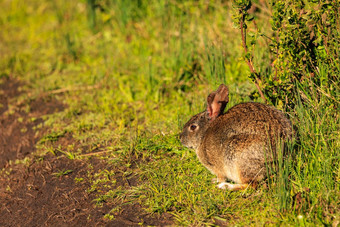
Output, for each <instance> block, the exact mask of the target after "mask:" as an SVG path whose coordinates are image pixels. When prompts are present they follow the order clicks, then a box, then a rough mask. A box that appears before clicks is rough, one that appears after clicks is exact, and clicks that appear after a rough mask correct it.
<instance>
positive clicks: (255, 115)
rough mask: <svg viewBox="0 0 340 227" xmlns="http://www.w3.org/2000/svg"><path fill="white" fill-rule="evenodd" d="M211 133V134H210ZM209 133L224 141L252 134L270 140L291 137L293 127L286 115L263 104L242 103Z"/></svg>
mask: <svg viewBox="0 0 340 227" xmlns="http://www.w3.org/2000/svg"><path fill="white" fill-rule="evenodd" d="M208 131H211V132H208ZM208 131H207V133H206V134H207V135H208V134H211V133H213V132H214V133H213V134H214V135H219V136H221V137H222V138H220V139H224V138H227V137H230V136H233V135H239V134H249V135H250V134H251V135H258V136H261V137H264V138H265V139H268V136H269V137H270V138H271V137H278V136H279V137H280V138H286V137H290V136H291V133H292V127H291V123H290V121H289V120H288V119H287V118H286V117H285V115H284V114H283V113H282V112H281V111H279V110H277V109H275V108H273V107H271V106H268V105H265V104H262V103H256V102H248V103H240V104H238V105H235V106H233V107H232V108H230V109H229V110H228V111H227V112H226V113H225V114H223V115H221V116H220V117H218V118H217V119H216V120H215V121H214V122H213V124H212V125H211V126H210V128H209V130H208Z"/></svg>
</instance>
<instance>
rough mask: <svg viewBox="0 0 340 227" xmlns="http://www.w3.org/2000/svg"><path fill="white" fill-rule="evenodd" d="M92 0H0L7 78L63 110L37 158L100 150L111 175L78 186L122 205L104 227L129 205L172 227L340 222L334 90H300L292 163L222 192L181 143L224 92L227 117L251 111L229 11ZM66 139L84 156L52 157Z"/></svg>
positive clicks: (1, 65)
mask: <svg viewBox="0 0 340 227" xmlns="http://www.w3.org/2000/svg"><path fill="white" fill-rule="evenodd" d="M94 2H97V1H90V0H88V1H39V3H37V1H32V0H27V1H23V0H13V1H9V0H1V1H0V5H1V8H0V26H1V31H0V38H1V40H2V41H1V42H0V56H1V61H0V75H1V77H0V79H1V78H3V77H6V76H11V77H14V78H17V79H19V80H22V81H24V82H25V86H24V87H23V88H22V89H23V90H24V91H25V92H24V93H23V94H22V95H21V97H20V100H28V99H34V98H36V97H38V96H39V95H41V94H43V95H47V96H53V97H55V98H56V99H58V100H59V101H61V102H64V103H65V104H66V105H67V108H66V109H65V110H64V111H63V112H59V113H54V114H51V115H48V116H46V117H45V120H46V121H45V125H46V126H48V127H49V128H50V129H49V131H48V132H47V133H46V135H45V136H44V137H43V138H42V139H41V141H40V143H39V144H38V152H40V153H41V154H44V153H48V152H51V153H53V154H56V152H61V153H63V154H64V155H65V156H67V157H68V158H70V159H77V158H83V159H86V158H87V157H86V156H81V155H80V153H85V154H86V153H91V152H92V151H93V150H95V149H97V150H99V151H100V152H103V153H101V154H103V155H102V157H101V159H103V160H104V161H105V162H107V164H108V167H110V170H98V171H95V170H91V168H90V170H89V172H88V175H87V179H81V180H79V179H75V180H76V181H77V182H82V181H86V182H91V187H90V188H89V189H88V191H89V192H96V193H97V199H96V200H95V201H94V203H96V204H98V205H100V203H101V202H103V201H111V202H115V204H117V207H115V208H113V210H112V211H111V212H110V214H107V217H108V218H110V219H112V218H114V215H115V212H117V211H118V210H119V209H120V207H121V206H122V205H124V204H128V203H141V204H143V206H144V208H145V210H146V211H147V212H148V213H154V214H155V215H157V214H161V213H163V212H168V213H171V214H172V215H173V217H174V219H175V222H176V223H177V224H182V225H193V226H196V225H203V224H206V225H211V224H213V223H214V220H217V221H219V222H222V223H225V224H232V225H244V226H248V225H264V224H269V225H280V224H282V225H331V224H332V223H335V221H336V220H339V218H340V211H339V210H340V208H339V207H340V204H339V201H340V194H339V192H340V168H339V150H340V149H339V148H340V146H339V141H340V138H339V133H338V132H339V108H338V106H334V105H332V104H331V103H332V102H331V99H332V97H329V95H327V94H330V92H329V91H327V90H323V88H322V87H321V88H316V87H312V86H310V85H309V84H299V85H296V86H300V93H299V94H297V95H298V96H299V97H300V99H299V100H300V102H299V103H298V104H297V107H296V109H294V110H292V111H291V112H290V113H289V114H290V115H291V120H292V122H293V124H294V125H295V126H296V129H297V130H296V131H297V135H299V138H298V140H297V141H295V142H293V144H291V146H290V148H289V151H290V153H292V154H293V156H292V157H291V158H290V159H285V160H283V161H282V162H281V163H278V166H279V169H278V171H277V172H275V173H274V176H272V177H271V178H269V179H268V180H267V181H266V182H263V183H262V184H261V185H260V186H259V187H258V188H257V189H256V190H254V189H249V190H246V191H241V192H228V191H223V190H219V189H217V188H216V187H215V185H214V184H212V183H211V179H212V178H213V176H212V175H211V174H210V173H209V171H208V170H206V169H205V168H204V167H203V166H202V165H201V164H200V163H199V161H198V160H197V158H196V156H195V154H194V152H192V151H189V150H187V149H185V148H184V147H182V146H181V144H180V143H179V141H178V138H177V135H178V133H179V132H180V130H181V127H182V125H183V124H184V123H185V122H186V121H187V120H188V119H189V118H190V116H192V115H193V114H195V113H197V112H199V111H201V110H203V109H204V105H205V98H206V96H207V94H208V92H209V91H211V90H213V89H216V87H217V85H219V84H220V83H221V82H224V83H226V84H228V86H229V89H230V95H231V97H230V103H229V104H228V107H227V108H229V107H231V106H233V105H234V104H236V103H239V102H244V101H250V100H251V99H250V96H251V94H252V92H253V91H255V87H254V85H253V84H252V83H251V82H250V80H249V79H248V75H249V70H248V68H247V65H246V64H245V63H244V62H243V61H242V60H241V56H242V47H241V41H240V37H239V31H238V30H237V29H234V28H232V21H231V9H232V7H231V4H230V3H222V1H221V2H219V1H217V2H216V3H213V2H209V1H203V0H202V1H192V2H191V1H185V2H183V3H182V2H181V1H165V0H164V1H151V2H152V3H148V4H147V3H146V1H125V0H117V1H112V2H106V1H98V4H99V5H98V4H94ZM132 3H133V4H132ZM256 51H257V52H256V55H258V56H262V55H263V53H262V52H261V50H256ZM258 59H260V58H258ZM259 64H261V63H259ZM261 67H262V66H261ZM324 70H325V71H327V67H324ZM336 86H337V87H338V86H339V85H338V84H337V85H336ZM318 90H319V91H320V90H321V91H322V92H321V93H320V92H318V93H317V92H316V91H318ZM320 94H321V95H320ZM255 101H256V100H255ZM338 101H339V100H338ZM338 101H337V102H338ZM11 104H12V105H15V101H12V103H11ZM39 128H40V127H37V129H36V130H39ZM66 135H71V138H73V141H74V143H75V144H77V146H74V144H70V145H68V146H66V147H58V148H55V147H53V145H54V144H55V143H56V142H57V141H58V140H59V139H60V138H62V137H64V136H66ZM79 149H80V150H79ZM81 149H84V150H81ZM66 171H67V170H66ZM118 173H120V174H123V176H124V177H126V178H128V177H129V176H130V175H131V174H134V175H137V176H138V178H139V184H138V185H137V186H134V187H131V188H122V186H119V187H116V186H115V184H116V182H114V181H113V180H112V181H111V180H110V179H111V176H114V175H115V174H118ZM65 174H67V173H66V172H63V171H61V172H59V173H56V175H57V176H62V175H65ZM297 195H299V196H301V200H300V202H301V201H302V202H301V203H299V201H297V199H296V197H297Z"/></svg>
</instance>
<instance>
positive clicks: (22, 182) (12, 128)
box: [0, 79, 171, 226]
mask: <svg viewBox="0 0 340 227" xmlns="http://www.w3.org/2000/svg"><path fill="white" fill-rule="evenodd" d="M20 86H21V83H20V82H18V81H15V80H13V79H5V80H4V82H3V83H2V84H0V91H1V92H0V103H1V104H2V105H1V106H0V170H1V169H2V171H1V172H0V204H1V207H0V226H139V225H140V224H141V223H142V225H156V226H162V225H168V224H171V221H169V219H170V217H169V215H163V216H161V217H155V216H150V215H148V214H146V213H145V212H144V211H143V209H142V207H141V205H139V204H130V205H127V206H122V208H121V210H120V211H119V215H116V216H115V218H114V219H113V220H108V219H106V218H104V215H105V214H107V213H108V212H109V211H110V210H111V209H112V208H113V207H115V204H110V203H104V204H103V205H102V206H95V203H94V202H93V200H94V199H95V195H94V194H93V193H90V192H88V188H89V186H90V185H89V183H87V182H86V181H84V183H76V181H75V178H76V177H77V178H86V176H87V174H88V166H89V165H91V166H92V168H93V169H105V168H106V166H105V165H106V164H105V163H104V162H103V161H101V160H99V159H96V158H91V159H89V160H70V159H67V158H66V157H64V156H55V155H52V154H48V155H46V156H44V157H32V154H33V153H34V152H35V150H36V149H35V145H36V143H37V142H38V140H39V138H41V136H42V132H40V133H38V134H37V133H36V131H35V130H34V129H33V128H34V127H35V126H37V125H39V124H41V123H43V120H42V116H44V115H46V114H50V113H53V112H55V111H62V110H63V109H64V108H65V106H64V105H63V104H61V103H59V102H58V101H57V100H55V99H53V98H51V97H45V98H41V99H37V100H33V101H31V102H30V103H29V107H30V110H29V111H28V112H26V111H24V110H23V109H20V108H18V109H16V110H14V111H8V108H9V103H13V102H12V101H11V100H15V98H16V97H17V96H18V95H20V94H21V92H20V91H19V87H20ZM8 112H11V114H7V113H8ZM43 131H44V130H43ZM63 139H64V140H65V138H63ZM67 139H70V140H72V137H70V138H66V140H67ZM64 142H65V141H64ZM70 142H71V141H70ZM25 157H31V158H32V161H30V162H29V163H28V165H24V164H15V160H23V159H24V158H25ZM62 170H72V172H70V173H68V174H65V175H62V176H59V175H56V173H58V172H60V171H62ZM116 181H117V182H118V185H126V187H131V185H128V184H127V183H129V182H125V181H124V179H123V178H121V177H119V174H117V179H116ZM119 181H121V182H119ZM123 181H124V182H123Z"/></svg>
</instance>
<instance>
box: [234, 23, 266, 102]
mask: <svg viewBox="0 0 340 227" xmlns="http://www.w3.org/2000/svg"><path fill="white" fill-rule="evenodd" d="M243 20H244V18H242V19H241V20H240V21H241V22H240V29H241V36H242V44H243V49H244V52H245V54H247V53H248V49H247V41H246V30H245V29H244V22H243ZM246 63H247V65H248V66H249V69H250V72H251V73H253V74H255V81H254V83H255V86H256V88H257V90H258V92H259V93H260V96H261V98H262V99H263V101H264V102H265V103H267V100H266V98H265V97H264V95H263V92H262V91H261V88H260V85H259V82H261V80H260V79H259V78H260V75H259V74H258V73H257V72H256V70H255V68H254V65H253V62H252V61H251V58H249V59H246Z"/></svg>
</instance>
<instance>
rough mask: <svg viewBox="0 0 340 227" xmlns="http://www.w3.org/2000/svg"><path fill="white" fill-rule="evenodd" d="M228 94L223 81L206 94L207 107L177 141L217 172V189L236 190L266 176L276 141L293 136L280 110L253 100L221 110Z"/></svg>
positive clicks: (189, 124)
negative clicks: (267, 163)
mask: <svg viewBox="0 0 340 227" xmlns="http://www.w3.org/2000/svg"><path fill="white" fill-rule="evenodd" d="M228 96H229V91H228V88H227V86H226V85H224V84H221V85H220V86H219V88H218V89H217V90H216V91H215V92H212V93H211V94H209V95H208V98H207V110H205V111H203V112H201V113H199V114H197V115H195V116H193V117H192V118H191V119H190V120H189V121H188V122H187V123H186V124H185V125H184V127H183V131H182V132H181V133H180V140H181V143H182V144H183V145H184V146H186V147H188V148H193V149H194V150H195V152H196V154H197V156H198V159H199V160H200V162H201V163H202V164H203V165H204V166H205V167H206V168H207V169H208V170H210V172H212V173H213V174H214V175H216V177H217V178H216V179H215V181H217V183H219V184H218V187H219V188H221V189H229V190H231V191H236V190H241V189H246V188H247V187H248V186H249V185H255V184H256V183H258V182H259V181H261V180H263V179H264V178H265V176H266V162H272V161H274V160H275V158H276V157H277V149H276V146H279V143H278V141H281V140H287V139H289V138H291V137H292V124H291V122H290V121H289V120H288V119H287V118H286V116H285V115H284V114H283V113H282V112H281V111H279V110H277V109H275V108H274V107H271V106H268V105H265V104H262V103H256V102H247V103H240V104H237V105H235V106H233V107H232V108H230V109H229V110H228V111H227V112H226V113H224V109H225V107H226V105H227V103H228V101H229V97H228ZM226 179H228V180H231V181H233V182H234V183H235V184H232V183H227V182H225V180H226Z"/></svg>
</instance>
